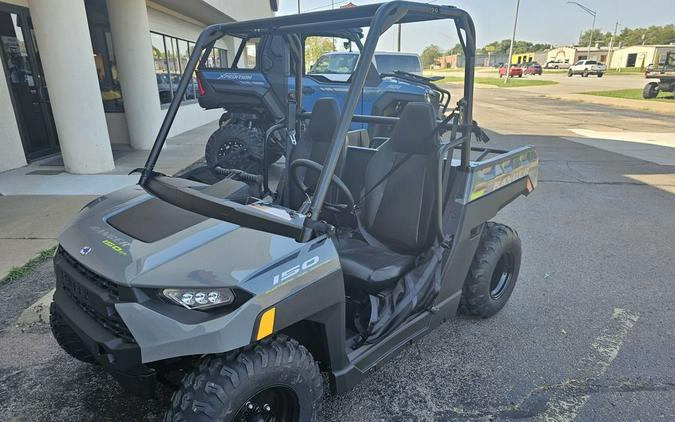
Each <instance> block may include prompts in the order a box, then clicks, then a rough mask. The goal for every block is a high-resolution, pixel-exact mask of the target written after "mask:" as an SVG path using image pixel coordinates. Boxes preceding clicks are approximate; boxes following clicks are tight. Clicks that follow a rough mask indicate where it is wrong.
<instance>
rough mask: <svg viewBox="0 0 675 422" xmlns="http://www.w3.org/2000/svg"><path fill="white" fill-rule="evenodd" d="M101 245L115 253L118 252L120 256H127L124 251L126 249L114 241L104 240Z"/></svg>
mask: <svg viewBox="0 0 675 422" xmlns="http://www.w3.org/2000/svg"><path fill="white" fill-rule="evenodd" d="M101 243H103V244H104V245H105V246H107V247H109V248H110V249H112V250H113V251H115V252H117V253H118V254H120V255H124V256H127V253H126V252H125V251H124V248H122V247H121V246H120V245H118V244H117V243H115V242H113V241H112V240H110V239H106V240H102V241H101Z"/></svg>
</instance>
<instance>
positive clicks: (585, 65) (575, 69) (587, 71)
mask: <svg viewBox="0 0 675 422" xmlns="http://www.w3.org/2000/svg"><path fill="white" fill-rule="evenodd" d="M605 72H607V66H605V65H604V64H602V63H599V62H597V61H595V60H579V61H578V62H576V63H574V65H573V66H570V68H569V70H568V71H567V76H569V77H572V76H573V75H581V76H582V77H584V78H587V77H588V75H596V76H597V77H598V78H602V75H604V74H605Z"/></svg>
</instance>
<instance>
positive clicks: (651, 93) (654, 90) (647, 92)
mask: <svg viewBox="0 0 675 422" xmlns="http://www.w3.org/2000/svg"><path fill="white" fill-rule="evenodd" d="M657 95H659V84H657V83H656V82H649V83H648V84H647V85H645V87H644V89H643V90H642V97H643V98H646V99H650V98H656V96H657Z"/></svg>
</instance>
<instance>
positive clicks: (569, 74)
mask: <svg viewBox="0 0 675 422" xmlns="http://www.w3.org/2000/svg"><path fill="white" fill-rule="evenodd" d="M572 75H574V73H572V71H571V70H568V71H567V77H568V78H571V77H572Z"/></svg>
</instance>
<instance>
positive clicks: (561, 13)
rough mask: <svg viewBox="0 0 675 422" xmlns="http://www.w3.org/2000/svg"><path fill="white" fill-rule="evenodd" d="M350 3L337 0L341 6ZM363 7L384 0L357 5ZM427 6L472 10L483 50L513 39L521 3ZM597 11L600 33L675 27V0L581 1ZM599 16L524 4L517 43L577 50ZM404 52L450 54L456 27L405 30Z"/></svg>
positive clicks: (322, 0)
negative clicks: (434, 49)
mask: <svg viewBox="0 0 675 422" xmlns="http://www.w3.org/2000/svg"><path fill="white" fill-rule="evenodd" d="M348 1H349V0H347V1H344V0H334V3H335V5H336V7H339V6H340V5H342V4H345V3H347V2H348ZM351 1H352V2H353V3H354V4H356V5H357V6H358V5H363V4H370V3H378V2H380V1H381V0H380V1H378V0H351ZM427 2H430V3H433V4H441V5H452V6H457V7H460V8H462V9H464V10H466V11H468V12H469V13H470V14H471V16H472V17H473V20H474V23H475V25H476V33H477V44H478V46H479V47H482V46H483V45H485V44H487V43H490V42H492V41H495V40H503V39H510V38H511V31H512V30H513V17H514V14H515V9H516V0H435V1H434V0H429V1H427ZM579 2H580V3H581V4H583V5H584V6H586V7H588V8H589V9H592V10H595V11H596V12H597V17H596V24H595V27H596V28H600V29H602V30H603V31H609V32H612V31H614V24H615V23H616V22H617V21H618V22H619V31H621V28H622V26H621V25H624V26H627V27H632V28H634V27H645V26H650V25H665V24H672V23H675V0H639V1H636V0H579ZM297 7H298V2H297V0H279V12H278V14H280V15H287V14H292V13H297ZM330 8H331V0H300V10H301V11H303V12H305V11H310V10H311V11H315V10H328V9H330ZM592 22H593V17H592V16H591V15H589V14H588V13H586V12H584V11H583V10H582V9H581V8H580V7H578V6H576V5H574V4H567V1H566V0H521V1H520V13H519V15H518V27H517V30H516V39H517V40H523V41H531V42H535V43H537V42H539V43H549V44H553V45H556V46H558V45H571V44H574V43H575V42H576V41H577V40H578V39H579V34H580V33H581V32H582V31H584V30H588V29H591V25H592ZM401 38H402V42H401V44H402V48H401V49H402V50H403V51H411V52H416V53H420V52H421V51H422V49H424V47H426V46H427V45H429V44H436V45H438V46H440V47H441V48H442V49H444V50H446V49H450V48H452V46H454V45H455V44H456V43H457V36H456V34H455V29H454V26H453V25H452V24H451V23H450V21H443V22H424V23H415V24H406V25H403V30H402V32H401ZM394 39H395V33H394V31H393V30H389V31H387V33H385V34H384V35H383V36H382V38H381V39H380V44H379V45H378V49H381V50H392V49H393V48H394Z"/></svg>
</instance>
